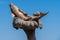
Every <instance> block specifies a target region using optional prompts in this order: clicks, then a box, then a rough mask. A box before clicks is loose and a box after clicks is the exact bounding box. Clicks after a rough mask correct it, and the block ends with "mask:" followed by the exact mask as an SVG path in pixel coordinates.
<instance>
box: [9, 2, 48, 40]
mask: <svg viewBox="0 0 60 40" xmlns="http://www.w3.org/2000/svg"><path fill="white" fill-rule="evenodd" d="M9 6H10V9H11V12H12V16H13V27H14V28H15V29H19V28H22V29H23V30H24V32H25V33H26V35H27V39H28V40H36V37H35V29H36V28H38V27H39V28H40V29H42V24H41V23H40V21H39V19H41V18H42V17H43V16H45V15H46V14H47V13H48V12H46V13H42V12H35V13H34V14H33V16H30V15H28V14H27V13H25V12H23V11H22V10H21V9H19V8H18V7H17V6H15V5H14V4H12V3H10V5H9Z"/></svg>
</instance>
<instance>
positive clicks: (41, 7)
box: [0, 0, 60, 40]
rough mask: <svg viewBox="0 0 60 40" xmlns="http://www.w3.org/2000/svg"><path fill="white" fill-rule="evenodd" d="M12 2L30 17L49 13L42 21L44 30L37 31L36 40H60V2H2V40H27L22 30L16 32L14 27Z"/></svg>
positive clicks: (0, 0) (0, 35)
mask: <svg viewBox="0 0 60 40" xmlns="http://www.w3.org/2000/svg"><path fill="white" fill-rule="evenodd" d="M10 2H12V3H13V4H15V5H16V6H18V7H19V8H21V9H22V10H23V11H25V12H27V13H28V14H29V15H33V13H34V12H36V11H40V12H46V11H49V13H48V15H46V16H45V17H43V18H42V19H41V22H42V24H43V29H42V30H40V29H39V28H37V29H36V39H37V40H60V0H0V40H27V37H26V34H25V33H24V31H23V30H22V29H19V30H16V29H14V28H13V26H12V20H13V18H12V17H11V11H10V8H9V4H10Z"/></svg>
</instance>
